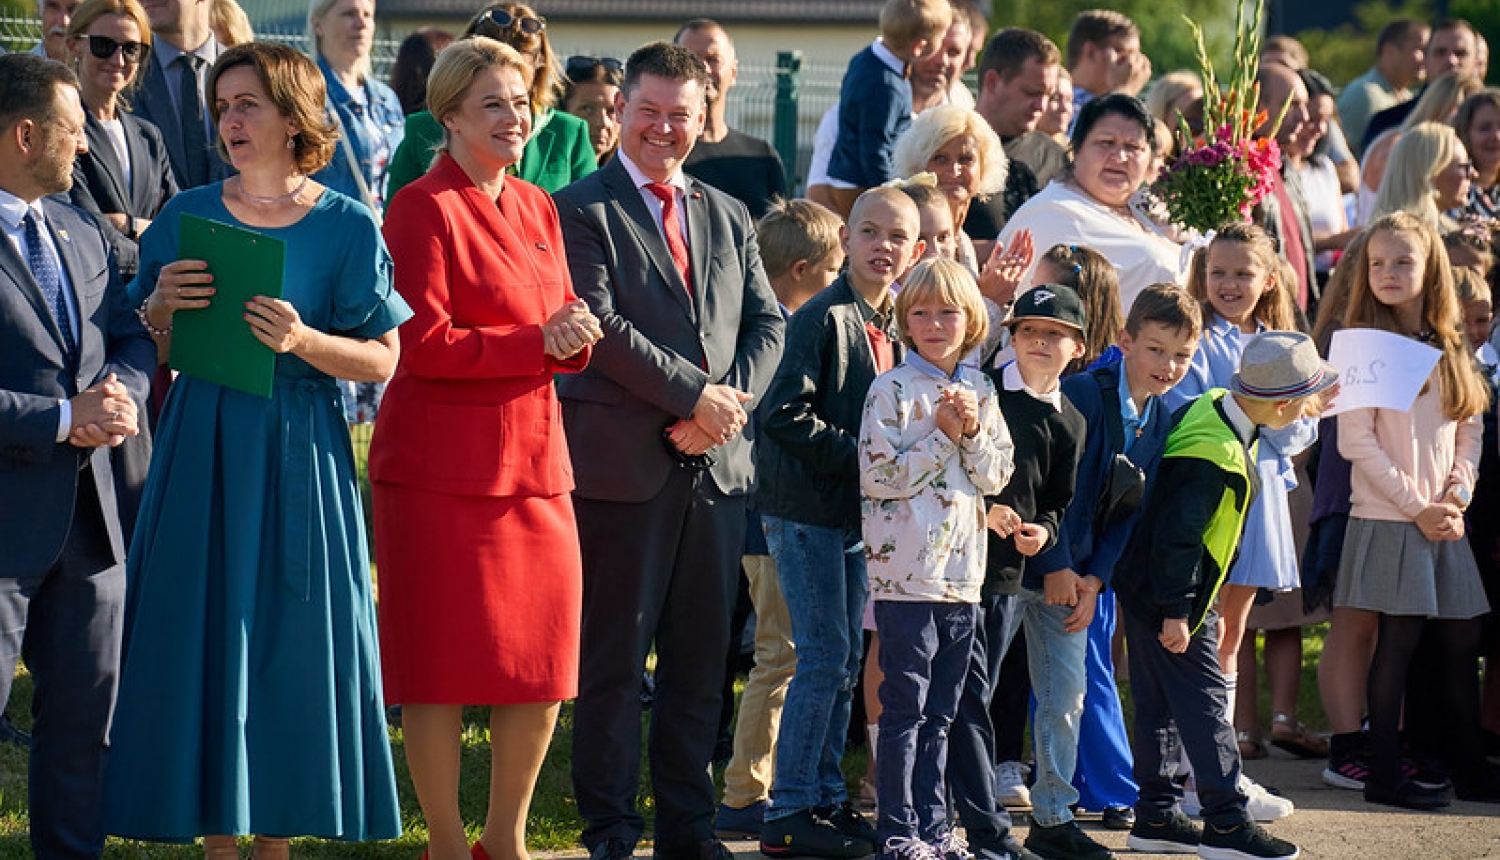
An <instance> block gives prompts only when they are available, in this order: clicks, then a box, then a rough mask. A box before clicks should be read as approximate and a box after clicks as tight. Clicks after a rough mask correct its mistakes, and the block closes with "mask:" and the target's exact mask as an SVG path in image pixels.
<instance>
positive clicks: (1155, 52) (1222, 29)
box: [990, 0, 1500, 77]
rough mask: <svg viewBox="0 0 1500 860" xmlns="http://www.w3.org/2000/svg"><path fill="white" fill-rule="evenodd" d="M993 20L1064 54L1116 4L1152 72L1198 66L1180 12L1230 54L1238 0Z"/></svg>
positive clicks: (1079, 1)
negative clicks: (1083, 20)
mask: <svg viewBox="0 0 1500 860" xmlns="http://www.w3.org/2000/svg"><path fill="white" fill-rule="evenodd" d="M1496 2H1500V0H1496ZM991 5H992V8H991V11H992V13H993V14H992V15H991V16H990V20H991V21H993V22H995V26H996V27H1000V26H1006V27H1009V26H1018V27H1029V28H1031V29H1033V30H1039V31H1041V32H1042V33H1045V34H1047V36H1048V37H1049V38H1050V39H1052V41H1054V42H1056V43H1057V47H1058V48H1060V49H1061V50H1062V51H1063V54H1064V56H1066V55H1067V50H1068V28H1069V27H1071V26H1072V25H1073V19H1074V18H1075V17H1076V16H1077V15H1078V13H1079V12H1082V11H1084V10H1087V9H1101V8H1108V9H1113V10H1115V11H1116V12H1121V13H1123V14H1125V15H1128V16H1130V18H1131V20H1133V21H1135V22H1136V24H1137V25H1139V26H1140V28H1141V50H1142V51H1144V52H1145V54H1146V56H1148V57H1150V58H1151V64H1152V76H1153V77H1159V76H1161V75H1163V74H1165V73H1167V72H1170V71H1173V70H1175V69H1195V68H1197V62H1196V61H1195V60H1194V57H1193V36H1192V33H1190V32H1189V31H1188V28H1187V27H1185V26H1183V23H1182V16H1183V15H1186V16H1188V17H1189V18H1192V19H1193V20H1194V21H1195V22H1196V23H1197V24H1198V26H1199V27H1201V28H1202V29H1203V37H1204V40H1205V42H1206V43H1207V45H1208V50H1209V53H1210V54H1211V55H1212V56H1214V57H1216V58H1217V57H1224V58H1227V57H1228V56H1229V53H1230V50H1231V48H1232V47H1233V41H1234V4H1233V3H1226V2H1224V0H1174V2H1170V3H1163V2H1161V0H1107V2H1106V0H993V2H992V4H991Z"/></svg>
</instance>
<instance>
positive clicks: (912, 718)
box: [875, 600, 979, 845]
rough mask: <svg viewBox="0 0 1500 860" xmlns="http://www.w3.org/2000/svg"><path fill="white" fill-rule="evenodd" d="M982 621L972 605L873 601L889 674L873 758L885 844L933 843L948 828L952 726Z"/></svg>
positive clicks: (879, 823)
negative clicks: (893, 840)
mask: <svg viewBox="0 0 1500 860" xmlns="http://www.w3.org/2000/svg"><path fill="white" fill-rule="evenodd" d="M978 618H979V608H978V607H977V606H975V605H974V604H972V603H907V602H902V601H895V600H878V601H876V602H875V629H876V632H877V633H878V634H879V636H880V671H881V672H883V673H884V674H885V680H884V681H882V682H881V684H880V705H881V707H882V708H883V710H882V711H881V712H880V739H879V742H878V745H877V752H876V755H875V768H876V779H875V790H876V798H877V800H878V804H877V805H878V806H879V807H880V815H879V818H878V819H877V820H876V822H875V832H876V834H877V835H878V837H879V842H878V844H879V845H885V843H886V840H888V839H891V838H894V837H907V838H910V837H916V838H919V839H922V840H923V841H927V842H935V841H937V840H938V839H939V838H940V837H941V836H942V835H943V834H944V833H945V832H947V830H948V800H947V791H946V790H945V783H944V772H945V771H946V769H947V763H948V727H949V726H950V725H952V723H953V716H954V714H955V713H957V712H958V697H959V695H960V694H961V693H962V692H963V687H964V673H965V671H966V670H967V668H968V665H969V653H970V650H971V649H972V648H973V645H974V627H975V623H976V622H977V620H978Z"/></svg>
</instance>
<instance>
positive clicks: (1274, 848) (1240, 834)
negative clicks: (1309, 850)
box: [1198, 821, 1302, 860]
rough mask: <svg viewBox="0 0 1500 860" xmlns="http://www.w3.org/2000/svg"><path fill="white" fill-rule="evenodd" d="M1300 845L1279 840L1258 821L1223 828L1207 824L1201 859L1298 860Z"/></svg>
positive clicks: (1200, 850) (1200, 854) (1199, 847)
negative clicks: (1257, 822) (1298, 846)
mask: <svg viewBox="0 0 1500 860" xmlns="http://www.w3.org/2000/svg"><path fill="white" fill-rule="evenodd" d="M1301 853H1302V852H1301V850H1299V849H1298V848H1297V846H1296V845H1293V844H1292V843H1290V842H1288V841H1286V840H1285V839H1277V838H1276V837H1275V836H1272V835H1271V834H1269V833H1267V832H1266V830H1265V828H1263V827H1261V826H1260V825H1259V824H1256V823H1255V822H1254V821H1246V822H1244V823H1243V824H1236V825H1234V826H1233V827H1230V828H1227V829H1222V828H1219V827H1215V826H1214V825H1212V824H1207V825H1204V827H1203V841H1202V842H1201V843H1199V845H1198V856H1199V857H1202V858H1203V860H1296V858H1297V856H1298V855H1299V854H1301Z"/></svg>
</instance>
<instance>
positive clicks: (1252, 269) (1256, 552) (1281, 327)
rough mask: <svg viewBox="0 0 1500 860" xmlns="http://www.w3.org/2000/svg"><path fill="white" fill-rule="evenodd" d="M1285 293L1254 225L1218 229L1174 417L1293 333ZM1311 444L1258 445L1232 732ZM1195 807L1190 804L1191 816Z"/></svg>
mask: <svg viewBox="0 0 1500 860" xmlns="http://www.w3.org/2000/svg"><path fill="white" fill-rule="evenodd" d="M1287 284H1288V282H1287V281H1286V279H1285V278H1284V277H1283V275H1282V268H1281V265H1280V262H1279V257H1278V256H1277V253H1276V244H1275V242H1274V241H1273V240H1272V239H1271V237H1270V236H1269V235H1268V234H1267V233H1266V232H1265V231H1264V230H1262V229H1261V228H1260V227H1257V226H1255V225H1253V224H1229V225H1226V226H1225V227H1223V228H1222V229H1220V230H1219V232H1218V233H1217V234H1216V235H1215V236H1214V238H1213V240H1212V241H1211V242H1210V243H1209V245H1208V247H1207V248H1204V249H1201V250H1199V251H1198V252H1197V254H1196V255H1195V256H1194V259H1193V265H1192V268H1191V270H1190V271H1189V273H1188V293H1189V294H1191V295H1192V296H1193V297H1194V298H1196V299H1197V300H1198V301H1199V302H1201V303H1202V306H1203V338H1202V341H1201V342H1200V343H1199V347H1198V352H1197V353H1196V354H1195V355H1194V356H1193V367H1192V369H1191V370H1189V371H1188V375H1187V378H1185V379H1184V380H1183V381H1182V382H1181V384H1179V385H1178V386H1177V387H1176V388H1175V389H1173V390H1172V391H1170V392H1168V393H1167V395H1166V397H1165V400H1166V402H1167V403H1168V404H1169V405H1171V406H1173V408H1174V409H1175V408H1176V406H1178V405H1180V404H1181V403H1183V402H1184V401H1186V400H1187V399H1190V398H1192V397H1195V396H1197V395H1200V394H1202V393H1204V392H1205V391H1207V390H1209V389H1211V388H1225V387H1228V386H1229V383H1230V379H1231V378H1232V377H1233V376H1234V373H1235V371H1236V370H1238V369H1239V364H1240V351H1241V349H1242V348H1243V345H1244V343H1245V342H1246V341H1248V340H1249V339H1250V338H1251V337H1253V336H1255V335H1256V334H1257V333H1259V332H1264V331H1290V330H1295V329H1296V328H1297V323H1296V311H1295V306H1294V304H1293V302H1292V296H1291V292H1290V290H1288V288H1287ZM1316 439H1317V424H1316V423H1315V422H1314V421H1312V420H1308V419H1302V420H1298V421H1296V422H1293V423H1292V424H1291V425H1290V426H1288V427H1286V428H1283V429H1280V430H1275V431H1267V432H1266V433H1265V434H1263V435H1262V437H1261V440H1260V447H1259V451H1258V454H1257V457H1256V472H1257V473H1258V474H1259V477H1260V484H1261V490H1260V493H1259V494H1258V495H1257V496H1256V497H1255V501H1254V502H1253V503H1252V504H1251V506H1250V510H1249V511H1248V512H1247V514H1246V519H1245V533H1244V540H1243V542H1242V543H1241V545H1240V553H1239V556H1238V557H1237V559H1236V561H1235V563H1234V566H1233V567H1232V568H1231V569H1230V573H1229V579H1228V580H1227V581H1226V582H1225V584H1224V587H1223V589H1222V590H1221V591H1220V596H1219V602H1220V603H1219V612H1220V615H1221V616H1222V619H1223V621H1222V624H1223V629H1222V633H1221V638H1220V641H1219V665H1220V667H1221V668H1222V670H1223V673H1224V680H1225V683H1226V685H1227V687H1228V691H1229V698H1228V719H1229V722H1230V723H1231V724H1232V723H1233V721H1234V720H1233V715H1234V704H1235V683H1236V676H1237V673H1238V670H1239V650H1240V643H1241V641H1242V640H1243V639H1244V635H1245V623H1246V620H1247V619H1248V618H1249V617H1250V609H1251V607H1252V606H1253V605H1254V603H1255V595H1256V593H1257V592H1258V591H1259V590H1260V589H1262V588H1268V589H1271V590H1273V591H1289V590H1291V589H1293V588H1296V587H1297V585H1298V583H1299V580H1298V573H1297V550H1296V546H1295V545H1294V543H1293V540H1292V520H1291V512H1290V511H1289V509H1288V506H1287V495H1288V493H1290V492H1291V490H1292V489H1293V488H1295V487H1296V486H1297V479H1296V477H1295V473H1294V471H1293V467H1292V457H1294V456H1296V455H1297V454H1299V453H1301V452H1302V451H1303V450H1304V449H1306V448H1307V447H1308V446H1309V445H1311V444H1312V443H1313V442H1314V441H1315V440H1316ZM1250 695H1254V693H1253V691H1252V692H1251V693H1250ZM1241 789H1242V790H1243V791H1245V793H1246V794H1247V795H1248V796H1249V800H1250V806H1249V809H1250V814H1251V815H1252V816H1253V817H1255V818H1256V819H1257V820H1260V821H1274V820H1276V819H1278V818H1284V817H1286V816H1288V815H1290V814H1291V813H1292V811H1293V809H1294V806H1293V805H1292V803H1291V801H1289V800H1286V799H1285V798H1281V797H1277V796H1275V795H1273V794H1270V793H1269V792H1267V791H1266V790H1265V789H1263V788H1261V787H1260V786H1259V785H1257V784H1255V782H1254V781H1253V780H1250V779H1249V778H1248V777H1245V778H1244V779H1243V783H1242V785H1241ZM1194 799H1195V798H1193V797H1191V796H1190V797H1189V798H1188V800H1189V803H1188V806H1190V807H1191V806H1192V805H1193V804H1192V802H1191V801H1192V800H1194Z"/></svg>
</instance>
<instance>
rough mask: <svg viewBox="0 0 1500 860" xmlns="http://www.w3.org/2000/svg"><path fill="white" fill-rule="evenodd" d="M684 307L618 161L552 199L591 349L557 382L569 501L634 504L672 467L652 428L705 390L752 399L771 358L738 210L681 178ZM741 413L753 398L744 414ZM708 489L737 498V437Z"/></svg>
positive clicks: (772, 302) (776, 325)
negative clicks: (576, 369)
mask: <svg viewBox="0 0 1500 860" xmlns="http://www.w3.org/2000/svg"><path fill="white" fill-rule="evenodd" d="M686 181H687V194H686V201H685V204H684V205H685V206H686V212H687V222H688V237H687V241H688V251H689V255H690V256H691V258H692V259H691V274H692V277H693V290H692V296H691V299H690V298H689V294H688V290H687V288H686V286H685V285H684V284H683V283H682V276H681V275H679V274H678V272H677V268H676V267H675V266H674V265H673V264H672V255H671V252H669V251H668V250H667V242H666V239H665V238H664V237H663V236H662V232H661V227H660V226H658V222H657V220H656V216H655V214H654V213H653V212H652V211H651V209H650V207H648V206H647V205H646V201H645V200H643V199H642V198H641V192H640V190H639V189H637V188H636V187H635V184H634V183H633V182H632V181H631V178H630V174H629V172H628V171H626V169H625V167H624V165H623V163H622V162H621V161H620V160H618V159H611V160H610V162H609V163H608V164H606V165H605V166H604V167H602V168H600V169H599V170H598V171H597V172H595V173H592V174H590V175H589V176H586V177H584V178H583V179H580V180H578V181H577V182H574V183H573V184H572V185H569V186H567V187H566V188H563V189H562V190H560V191H558V192H556V193H555V194H554V195H553V196H552V199H553V200H554V201H555V202H556V204H557V210H558V215H559V217H560V218H561V220H562V231H563V238H564V239H565V240H566V244H567V253H568V269H569V271H570V272H571V273H572V276H573V289H574V290H575V291H576V292H577V293H578V296H579V298H582V299H583V300H584V301H586V302H588V305H589V308H590V309H591V310H592V311H593V312H594V313H595V314H596V315H597V316H598V317H599V321H600V323H601V324H602V326H603V328H604V339H603V340H600V341H599V342H598V343H597V344H595V345H594V352H593V357H592V359H591V360H590V361H589V365H588V367H587V368H585V369H584V370H583V371H582V372H580V373H577V374H573V375H571V376H566V377H563V378H561V379H559V380H558V383H557V388H558V394H559V395H560V396H561V398H562V406H563V422H564V425H565V427H566V430H567V434H568V448H569V450H570V451H571V452H572V455H573V471H574V478H575V480H576V482H577V490H576V491H575V492H576V493H577V495H579V496H581V497H583V498H588V499H598V500H602V501H615V502H644V501H647V500H649V499H651V498H652V497H653V496H655V495H656V494H657V493H658V492H660V491H661V488H662V487H663V486H664V485H665V484H666V481H667V476H668V475H669V474H670V473H671V471H672V470H673V469H675V468H677V464H676V463H677V461H676V460H675V459H674V458H673V457H672V455H671V454H670V453H669V452H668V450H667V447H666V446H667V442H666V441H665V440H664V439H663V435H662V434H663V431H664V430H666V428H667V427H668V426H669V425H671V424H672V423H674V422H676V421H677V420H678V419H679V418H687V417H688V416H689V415H691V414H692V411H693V407H694V406H695V405H697V402H698V397H699V395H700V394H702V392H703V389H704V387H705V386H706V385H708V384H709V383H718V384H722V385H730V386H733V387H735V388H737V389H739V390H741V391H747V392H749V393H750V394H751V395H752V396H753V397H754V398H755V399H759V398H760V396H761V394H763V393H764V392H765V389H766V386H767V385H769V384H770V382H771V375H772V374H773V373H774V372H775V370H776V364H777V362H778V361H779V360H780V358H781V343H782V331H783V329H784V328H785V324H784V323H783V322H782V318H781V309H780V307H779V306H778V305H777V303H776V296H775V294H773V293H772V292H771V286H770V282H769V281H767V280H766V272H765V269H764V268H763V267H762V265H761V261H760V250H759V246H758V245H757V244H756V241H755V224H754V222H753V221H751V220H750V215H749V213H748V212H747V211H746V210H745V206H744V204H743V203H740V202H739V201H738V200H735V199H734V198H732V197H730V196H729V195H727V194H725V193H723V192H722V191H719V190H717V189H715V188H712V187H710V186H708V185H706V184H704V183H702V182H700V181H698V180H696V179H693V178H692V177H687V180H686ZM745 408H746V410H747V411H748V410H751V409H754V408H755V400H751V402H749V403H747V404H745ZM711 454H712V455H713V457H714V459H715V464H714V465H713V467H712V468H711V469H710V470H709V474H710V475H711V476H712V477H713V479H714V482H715V483H716V484H717V485H718V488H719V490H720V491H721V492H724V493H726V494H729V495H743V494H744V493H745V492H746V491H747V490H748V489H749V487H750V481H751V477H752V474H753V464H752V463H751V460H750V442H749V440H748V439H746V438H745V436H744V434H740V435H739V436H736V437H735V438H734V439H733V440H732V441H730V442H729V443H728V444H726V445H723V446H720V447H718V448H715V449H713V451H712V452H711Z"/></svg>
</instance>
